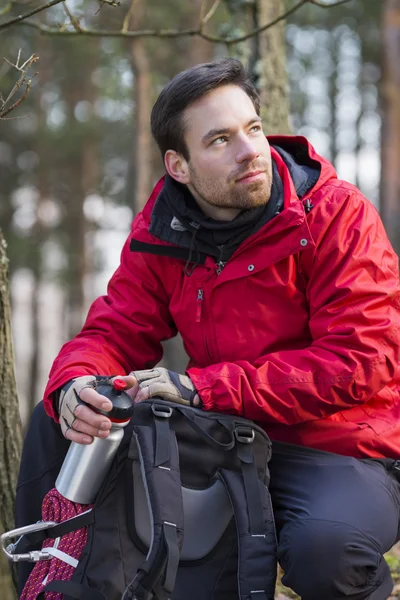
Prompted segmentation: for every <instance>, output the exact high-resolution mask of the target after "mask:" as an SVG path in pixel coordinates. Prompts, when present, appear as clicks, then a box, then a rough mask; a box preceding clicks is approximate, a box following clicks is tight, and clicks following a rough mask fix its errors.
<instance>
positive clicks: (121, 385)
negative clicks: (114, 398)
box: [113, 379, 128, 391]
mask: <svg viewBox="0 0 400 600" xmlns="http://www.w3.org/2000/svg"><path fill="white" fill-rule="evenodd" d="M113 385H114V389H116V390H118V391H120V390H126V388H127V387H128V384H127V383H126V381H124V380H123V379H114V383H113Z"/></svg>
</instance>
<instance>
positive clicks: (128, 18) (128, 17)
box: [121, 0, 136, 33]
mask: <svg viewBox="0 0 400 600" xmlns="http://www.w3.org/2000/svg"><path fill="white" fill-rule="evenodd" d="M135 4H136V0H132V2H131V5H130V7H129V9H128V12H127V13H126V15H125V18H124V22H123V24H122V30H121V31H122V32H123V33H126V32H127V31H128V30H129V25H130V22H131V17H132V14H133V11H134V8H135Z"/></svg>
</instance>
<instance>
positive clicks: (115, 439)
mask: <svg viewBox="0 0 400 600" xmlns="http://www.w3.org/2000/svg"><path fill="white" fill-rule="evenodd" d="M125 387H126V383H125V381H124V380H122V379H116V380H114V383H113V384H110V385H107V384H106V385H104V384H102V385H99V386H98V387H96V388H95V389H96V392H98V393H99V394H102V395H103V396H106V397H107V398H108V399H109V400H111V402H112V404H113V408H112V409H111V411H108V412H105V411H102V410H98V409H96V412H98V413H99V414H102V415H104V416H106V417H108V418H109V419H110V420H111V430H110V433H109V436H108V437H107V438H98V437H95V438H94V440H93V442H92V443H91V444H89V445H84V444H78V443H76V442H71V445H70V447H69V450H68V452H67V455H66V457H65V459H64V462H63V464H62V467H61V470H60V473H59V475H58V477H57V480H56V489H57V490H58V491H59V492H60V494H61V495H62V496H64V497H65V498H68V500H71V501H72V502H77V503H79V504H92V502H94V500H95V498H96V495H97V493H98V491H99V489H100V486H101V484H102V483H103V481H104V478H105V476H106V475H107V473H108V471H109V469H110V467H111V463H112V460H113V458H114V456H115V453H116V451H117V449H118V446H119V444H120V443H121V440H122V437H123V435H124V427H125V426H126V425H127V424H128V423H129V421H130V418H131V416H132V414H133V407H134V404H133V401H132V398H131V397H130V396H129V395H128V394H127V393H126V392H124V391H123V390H124V389H125ZM91 408H92V407H91ZM93 410H95V409H93Z"/></svg>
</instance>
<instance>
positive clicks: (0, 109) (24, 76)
mask: <svg viewBox="0 0 400 600" xmlns="http://www.w3.org/2000/svg"><path fill="white" fill-rule="evenodd" d="M20 58H21V50H20V51H19V52H18V57H17V62H16V63H15V64H13V63H12V62H10V61H9V60H7V59H4V60H5V61H6V62H7V63H8V64H9V65H11V66H12V67H13V68H14V69H16V70H17V71H18V72H19V73H20V77H19V79H18V81H17V82H16V83H15V84H14V86H13V88H12V90H11V92H10V93H9V94H8V96H7V98H6V99H5V100H3V98H1V97H0V119H3V118H4V117H5V116H6V115H8V114H9V113H10V112H11V111H12V110H14V109H16V108H17V107H18V106H19V105H20V104H21V103H22V102H23V101H24V100H25V98H26V97H27V95H28V94H29V90H30V89H31V85H32V79H33V78H34V77H35V76H36V75H37V73H34V74H33V75H31V76H29V77H28V71H29V69H30V68H31V66H32V65H33V64H35V63H36V62H37V61H38V60H39V57H38V56H36V54H32V56H30V57H29V58H28V60H26V61H25V62H24V63H23V64H22V65H20V64H19V61H20ZM20 89H23V93H22V94H21V96H20V97H19V98H18V99H17V100H15V101H14V102H13V104H11V105H9V102H10V101H11V99H12V98H14V97H15V95H16V94H17V92H18V91H19V90H20Z"/></svg>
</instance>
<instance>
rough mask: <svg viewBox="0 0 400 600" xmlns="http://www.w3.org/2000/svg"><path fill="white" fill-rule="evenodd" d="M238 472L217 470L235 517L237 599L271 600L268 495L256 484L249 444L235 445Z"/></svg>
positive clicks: (273, 558)
mask: <svg viewBox="0 0 400 600" xmlns="http://www.w3.org/2000/svg"><path fill="white" fill-rule="evenodd" d="M237 453H238V457H239V459H240V462H241V467H242V472H241V473H240V472H237V471H230V470H227V469H221V470H220V472H219V475H220V477H221V479H222V481H223V482H224V484H225V487H226V490H227V492H228V495H229V497H230V500H231V503H232V507H233V513H234V515H235V521H236V528H237V534H238V535H237V539H238V556H239V558H238V585H239V598H240V600H273V599H274V595H275V581H276V570H277V555H276V553H277V540H276V534H275V523H274V516H273V512H272V505H271V496H270V494H269V491H268V488H267V487H266V485H264V484H263V483H262V481H260V479H259V477H258V473H257V468H256V464H255V460H254V453H253V450H252V447H251V444H250V443H247V444H244V443H240V442H239V443H238V445H237Z"/></svg>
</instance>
